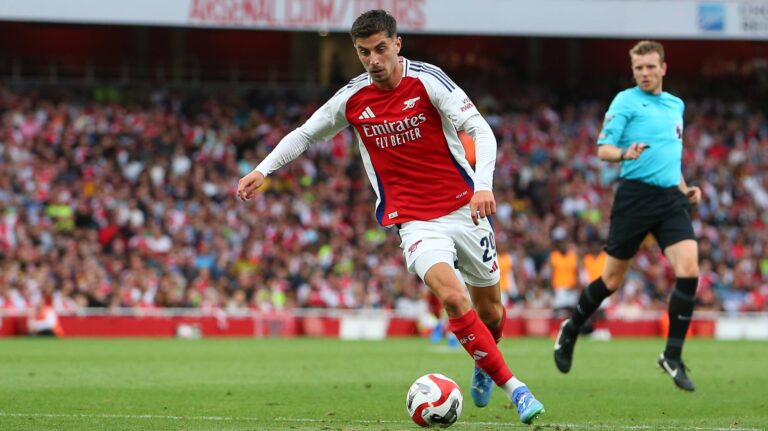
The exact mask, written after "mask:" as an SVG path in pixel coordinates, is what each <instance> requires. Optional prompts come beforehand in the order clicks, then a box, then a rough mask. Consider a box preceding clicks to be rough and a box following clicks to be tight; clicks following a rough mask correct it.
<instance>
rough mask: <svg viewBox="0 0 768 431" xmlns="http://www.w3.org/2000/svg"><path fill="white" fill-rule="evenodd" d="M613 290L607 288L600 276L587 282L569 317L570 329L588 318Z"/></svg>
mask: <svg viewBox="0 0 768 431" xmlns="http://www.w3.org/2000/svg"><path fill="white" fill-rule="evenodd" d="M612 293H613V292H612V291H610V290H608V287H606V285H605V282H604V281H603V278H602V277H598V278H597V279H595V280H594V281H593V282H592V283H589V286H587V287H586V288H585V289H584V291H582V292H581V296H580V297H579V303H578V305H577V306H576V310H575V311H574V312H573V316H572V317H571V325H572V327H571V329H572V330H573V331H577V330H578V329H579V328H580V327H581V326H582V325H584V322H586V321H587V319H589V316H591V315H592V314H593V313H594V312H595V311H596V310H597V309H598V308H600V304H602V302H603V300H605V298H607V297H609V296H611V294H612Z"/></svg>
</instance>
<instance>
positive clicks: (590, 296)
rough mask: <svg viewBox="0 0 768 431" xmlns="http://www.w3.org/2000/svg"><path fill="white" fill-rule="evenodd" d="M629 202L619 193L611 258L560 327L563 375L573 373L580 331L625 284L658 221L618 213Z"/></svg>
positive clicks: (608, 247)
mask: <svg viewBox="0 0 768 431" xmlns="http://www.w3.org/2000/svg"><path fill="white" fill-rule="evenodd" d="M627 199H629V197H627V196H626V195H619V194H618V193H617V197H616V201H615V202H614V208H613V213H612V214H611V226H610V230H609V233H608V243H607V245H606V246H605V251H606V253H607V254H608V258H607V259H606V262H605V268H603V273H602V275H601V276H600V277H598V278H597V279H595V280H593V281H592V282H591V283H589V285H588V286H587V287H586V288H585V289H584V290H583V291H582V292H581V295H579V301H578V303H577V305H576V309H575V310H574V312H573V315H572V316H571V317H570V319H567V320H564V321H563V323H561V324H560V330H559V331H558V333H557V337H556V339H555V347H554V359H555V366H556V367H557V369H558V370H560V372H563V373H567V372H569V371H570V370H571V365H572V364H573V350H574V348H575V347H576V340H577V338H578V336H579V329H580V328H581V327H582V326H583V325H584V323H585V322H586V321H587V319H589V317H590V316H591V315H592V314H593V313H594V312H595V311H597V309H598V308H600V304H602V303H603V301H604V300H605V298H607V297H609V296H610V295H612V294H613V292H615V291H616V290H617V289H618V288H619V287H620V286H621V285H622V283H623V282H624V276H625V275H626V274H627V270H628V269H629V264H630V262H631V260H630V259H632V257H633V256H634V255H635V253H637V250H638V249H639V248H640V244H642V242H643V240H644V239H645V237H646V236H647V235H648V232H649V230H650V227H651V226H652V225H651V223H653V222H654V220H652V219H642V218H638V217H633V216H627V215H625V214H624V213H620V214H616V205H617V203H618V204H619V206H620V207H622V208H623V201H626V200H627Z"/></svg>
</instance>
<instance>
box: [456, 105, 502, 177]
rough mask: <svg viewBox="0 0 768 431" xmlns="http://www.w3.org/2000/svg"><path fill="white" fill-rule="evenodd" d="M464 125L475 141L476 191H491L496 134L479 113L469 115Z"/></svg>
mask: <svg viewBox="0 0 768 431" xmlns="http://www.w3.org/2000/svg"><path fill="white" fill-rule="evenodd" d="M462 127H463V130H465V131H466V132H467V133H469V136H471V137H472V139H473V140H474V141H475V191H476V192H479V191H481V190H487V191H491V190H493V171H494V170H495V169H496V136H494V134H493V130H491V126H490V125H488V122H487V121H485V118H483V116H482V115H480V114H479V113H478V114H476V115H473V116H471V117H469V118H468V119H467V121H465V122H464V124H463V126H462Z"/></svg>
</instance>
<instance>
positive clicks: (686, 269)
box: [675, 262, 699, 278]
mask: <svg viewBox="0 0 768 431" xmlns="http://www.w3.org/2000/svg"><path fill="white" fill-rule="evenodd" d="M675 276H676V277H677V278H693V277H698V276H699V265H697V264H696V262H690V263H686V264H683V265H680V267H679V268H678V269H677V271H675Z"/></svg>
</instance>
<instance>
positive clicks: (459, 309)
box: [441, 290, 470, 317]
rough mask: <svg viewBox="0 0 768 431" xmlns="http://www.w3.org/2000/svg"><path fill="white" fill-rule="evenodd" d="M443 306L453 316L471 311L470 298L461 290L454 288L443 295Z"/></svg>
mask: <svg viewBox="0 0 768 431" xmlns="http://www.w3.org/2000/svg"><path fill="white" fill-rule="evenodd" d="M441 299H442V302H443V307H444V308H445V311H446V313H448V315H449V316H451V317H458V316H461V315H463V314H464V313H466V312H467V311H469V309H470V305H469V298H467V296H466V295H465V294H464V293H463V292H461V291H459V290H452V291H449V292H446V293H444V294H443V295H442V298H441Z"/></svg>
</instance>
